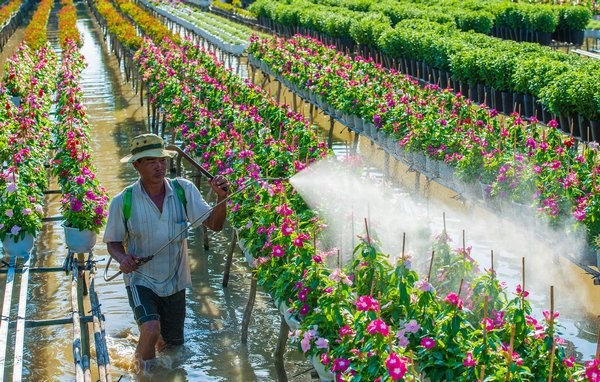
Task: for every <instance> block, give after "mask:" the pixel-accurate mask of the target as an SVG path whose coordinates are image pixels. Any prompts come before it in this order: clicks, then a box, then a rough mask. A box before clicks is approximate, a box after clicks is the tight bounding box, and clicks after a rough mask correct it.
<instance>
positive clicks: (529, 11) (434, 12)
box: [249, 0, 592, 45]
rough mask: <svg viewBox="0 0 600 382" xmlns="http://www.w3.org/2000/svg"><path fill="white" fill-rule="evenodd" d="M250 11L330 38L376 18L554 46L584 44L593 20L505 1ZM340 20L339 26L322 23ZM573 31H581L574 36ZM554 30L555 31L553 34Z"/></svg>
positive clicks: (275, 6)
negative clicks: (424, 22)
mask: <svg viewBox="0 0 600 382" xmlns="http://www.w3.org/2000/svg"><path fill="white" fill-rule="evenodd" d="M249 10H250V11H251V12H253V13H254V14H255V15H256V17H257V19H258V21H259V23H260V24H261V25H264V26H267V27H270V28H271V29H274V30H276V29H278V28H279V29H280V30H281V31H284V28H293V29H294V32H295V28H307V29H312V30H314V31H316V32H321V33H325V34H327V35H328V36H330V37H338V38H341V39H350V38H352V37H354V36H353V35H352V28H354V27H355V25H357V24H360V23H361V21H360V20H365V19H370V18H372V16H373V15H384V16H385V17H386V20H382V22H383V23H385V26H387V27H394V26H396V24H397V23H398V22H400V21H402V20H408V19H413V20H417V19H420V20H427V21H433V22H438V23H442V24H446V23H449V24H452V25H453V26H455V27H457V28H459V29H460V30H462V31H465V32H467V31H475V32H478V33H484V34H490V33H493V35H494V36H496V37H501V38H509V39H513V40H517V41H531V42H540V43H543V44H546V45H548V44H550V42H551V38H552V37H554V38H555V39H559V38H560V39H561V41H566V42H573V43H576V44H581V43H582V37H583V30H584V29H585V27H586V24H587V22H588V21H589V20H590V19H591V16H592V14H591V11H590V10H589V9H588V8H586V7H581V6H572V5H564V6H561V7H558V6H547V5H530V4H525V3H515V2H509V1H503V2H488V3H485V2H484V3H483V4H482V2H464V1H450V2H444V4H443V5H433V4H424V3H421V2H415V1H410V0H407V1H400V2H397V1H384V2H375V1H363V2H361V3H360V4H357V3H356V2H355V1H347V2H344V1H341V2H339V1H318V2H317V1H315V2H313V3H306V2H300V1H297V2H289V3H287V4H281V3H278V2H275V1H272V0H259V1H257V2H254V3H253V4H252V5H251V6H250V7H249ZM331 18H334V19H336V22H335V23H329V22H319V21H318V20H329V19H331ZM572 31H575V32H577V35H575V34H574V33H573V32H572ZM553 32H554V33H553Z"/></svg>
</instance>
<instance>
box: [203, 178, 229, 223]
mask: <svg viewBox="0 0 600 382" xmlns="http://www.w3.org/2000/svg"><path fill="white" fill-rule="evenodd" d="M208 184H209V185H210V188H211V189H212V190H213V192H214V193H215V194H217V203H216V204H215V207H214V208H213V210H212V211H211V213H210V215H208V217H207V218H206V220H204V222H203V223H202V224H204V226H206V227H207V228H209V229H211V230H213V231H221V230H222V229H223V226H224V225H225V219H226V218H227V206H226V204H227V203H226V202H224V200H225V199H227V197H228V196H229V191H227V190H228V189H229V182H227V179H225V177H224V176H222V175H216V176H215V177H214V178H212V179H211V180H209V181H208Z"/></svg>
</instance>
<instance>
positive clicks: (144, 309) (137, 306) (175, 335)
mask: <svg viewBox="0 0 600 382" xmlns="http://www.w3.org/2000/svg"><path fill="white" fill-rule="evenodd" d="M127 297H128V298H129V306H131V309H132V310H133V315H134V316H135V321H136V322H137V324H138V325H141V324H143V323H144V322H148V321H153V320H156V321H160V334H161V335H162V337H163V339H164V340H165V342H166V343H167V344H169V345H182V344H183V322H184V320H185V289H184V290H182V291H179V292H177V293H175V294H173V295H171V296H167V297H160V296H159V295H157V294H156V293H154V292H153V291H152V290H151V289H149V288H146V287H143V286H140V285H132V286H131V287H127Z"/></svg>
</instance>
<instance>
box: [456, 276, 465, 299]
mask: <svg viewBox="0 0 600 382" xmlns="http://www.w3.org/2000/svg"><path fill="white" fill-rule="evenodd" d="M464 281H465V279H460V285H459V286H458V297H460V292H462V286H463V282H464Z"/></svg>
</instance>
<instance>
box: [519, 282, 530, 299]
mask: <svg viewBox="0 0 600 382" xmlns="http://www.w3.org/2000/svg"><path fill="white" fill-rule="evenodd" d="M516 292H517V296H521V297H523V298H525V297H527V296H529V292H527V291H526V290H523V289H522V288H521V284H517V291H516Z"/></svg>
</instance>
